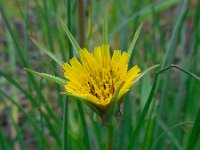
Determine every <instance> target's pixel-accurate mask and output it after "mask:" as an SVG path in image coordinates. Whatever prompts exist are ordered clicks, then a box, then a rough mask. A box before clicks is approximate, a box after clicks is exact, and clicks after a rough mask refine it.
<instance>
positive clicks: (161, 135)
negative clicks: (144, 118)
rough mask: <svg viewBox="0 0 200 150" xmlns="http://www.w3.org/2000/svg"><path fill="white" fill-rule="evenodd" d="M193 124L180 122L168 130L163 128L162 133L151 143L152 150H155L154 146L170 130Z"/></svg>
mask: <svg viewBox="0 0 200 150" xmlns="http://www.w3.org/2000/svg"><path fill="white" fill-rule="evenodd" d="M193 124H194V122H181V123H178V124H176V125H174V126H172V127H170V128H165V129H164V131H163V132H162V133H161V134H160V135H159V136H158V137H157V139H156V140H155V141H154V143H153V146H152V147H153V149H155V146H156V144H157V143H158V142H159V140H160V139H161V138H162V137H163V136H164V135H165V134H167V133H168V132H169V131H171V130H172V129H175V128H180V127H181V126H184V125H193Z"/></svg>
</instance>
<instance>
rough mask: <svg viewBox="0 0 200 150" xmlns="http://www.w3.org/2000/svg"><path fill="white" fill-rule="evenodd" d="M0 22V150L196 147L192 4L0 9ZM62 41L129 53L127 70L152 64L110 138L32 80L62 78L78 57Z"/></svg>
mask: <svg viewBox="0 0 200 150" xmlns="http://www.w3.org/2000/svg"><path fill="white" fill-rule="evenodd" d="M0 14H1V17H0V150H1V149H2V150H7V149H8V150H11V149H16V150H17V149H20V150H26V149H41V150H45V149H46V150H49V149H52V150H55V149H56V150H57V149H58V150H59V149H62V150H66V149H69V150H71V149H81V150H84V149H85V150H89V149H91V150H93V149H94V150H95V149H97V150H104V149H105V148H107V149H110V148H112V149H114V150H122V149H123V150H124V149H127V150H133V149H139V150H140V149H141V150H165V149H170V150H171V149H172V150H175V149H178V150H183V149H186V150H193V149H194V150H198V149H199V148H200V132H199V131H200V101H199V100H200V67H199V64H200V59H199V58H200V47H199V46H200V44H199V43H200V1H198V0H190V1H189V0H159V1H150V0H140V1H139V0H136V1H131V0H127V1H122V0H121V1H120V0H116V1H114V0H109V1H99V0H87V1H83V0H78V1H75V0H58V1H56V0H1V1H0ZM105 16H106V17H105ZM61 20H62V21H61ZM61 22H62V23H61ZM141 23H142V26H140V25H141ZM106 24H107V25H106ZM65 25H66V27H67V28H65ZM138 27H139V29H141V32H140V34H137V33H138V30H137V29H138ZM68 32H71V34H72V36H73V37H75V39H76V41H77V42H78V43H79V45H80V46H81V48H83V47H86V48H88V49H89V50H92V49H93V48H94V46H98V45H101V44H103V43H107V42H108V43H109V44H110V45H111V50H113V49H120V50H123V51H127V52H128V51H129V52H130V51H131V52H130V54H132V55H131V58H130V62H129V67H131V66H133V65H135V64H137V65H138V66H140V67H141V68H142V71H144V70H145V69H147V68H149V67H150V66H152V65H156V64H160V65H161V66H160V68H157V69H156V70H153V71H151V73H150V74H149V73H148V74H145V76H143V77H142V79H141V80H140V81H139V82H137V84H136V85H134V87H133V88H132V89H131V90H130V92H129V93H128V94H126V95H125V96H124V97H123V104H122V106H121V115H122V117H121V118H119V120H118V123H117V125H116V126H115V127H113V128H112V130H108V131H106V128H105V126H104V125H102V124H101V123H100V118H99V116H97V115H96V114H95V113H94V112H93V111H92V110H91V109H90V108H89V107H87V106H86V105H85V104H83V103H81V102H80V101H78V100H77V99H73V98H70V97H67V96H65V95H62V94H61V92H64V88H63V87H62V86H60V85H59V84H56V83H54V82H51V81H49V80H47V79H46V78H40V77H38V76H36V75H35V74H32V73H33V71H32V70H36V71H38V72H43V73H48V74H51V75H54V76H58V77H61V78H64V77H63V71H62V67H61V66H60V65H62V64H63V62H67V61H69V59H70V58H72V57H74V56H77V52H76V49H80V47H79V46H78V45H74V44H73V42H72V44H71V42H70V40H69V38H68V36H67V34H68V35H69V33H68ZM66 33H67V34H66ZM135 33H136V34H135ZM134 35H135V37H134ZM103 37H104V38H103ZM105 37H107V38H105ZM137 38H138V40H137V41H136V40H134V39H137ZM37 41H39V43H38V42H37ZM34 43H35V44H34ZM36 45H37V46H38V47H37V46H36ZM130 45H131V46H130ZM39 47H40V48H42V49H43V50H44V47H45V48H46V51H41V49H39ZM133 47H134V49H133ZM46 53H47V55H46ZM48 55H50V57H49V56H48ZM55 56H56V58H55ZM55 60H56V61H57V60H60V61H57V62H56V61H55ZM59 64H60V65H59ZM24 68H27V69H24ZM30 69H31V70H30ZM26 70H28V71H26ZM40 75H41V76H46V74H40ZM55 80H56V81H58V82H57V83H60V82H62V81H61V80H57V79H55ZM107 132H109V135H110V137H107V136H106V135H107V134H106V133H107ZM106 144H107V145H109V144H112V145H111V147H108V146H106Z"/></svg>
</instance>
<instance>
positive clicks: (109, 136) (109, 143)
mask: <svg viewBox="0 0 200 150" xmlns="http://www.w3.org/2000/svg"><path fill="white" fill-rule="evenodd" d="M112 149H113V127H111V126H106V150H112Z"/></svg>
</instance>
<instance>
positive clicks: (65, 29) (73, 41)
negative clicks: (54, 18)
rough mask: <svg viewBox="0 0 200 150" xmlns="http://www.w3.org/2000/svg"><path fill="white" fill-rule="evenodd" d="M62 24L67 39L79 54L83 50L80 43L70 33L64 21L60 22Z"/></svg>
mask: <svg viewBox="0 0 200 150" xmlns="http://www.w3.org/2000/svg"><path fill="white" fill-rule="evenodd" d="M60 23H61V25H62V27H63V29H64V31H65V33H66V34H67V37H68V38H69V40H70V42H71V43H72V45H73V47H74V49H75V50H76V52H77V54H78V51H79V50H81V48H80V46H79V45H78V43H77V42H76V40H75V39H74V37H73V35H72V34H71V33H70V32H69V30H68V28H67V26H66V25H65V23H64V22H63V21H62V20H60Z"/></svg>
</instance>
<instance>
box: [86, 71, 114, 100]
mask: <svg viewBox="0 0 200 150" xmlns="http://www.w3.org/2000/svg"><path fill="white" fill-rule="evenodd" d="M113 75H114V74H113V72H112V70H111V69H110V68H108V69H105V68H103V69H102V71H101V72H96V73H90V74H89V78H88V81H87V83H86V86H87V89H88V91H89V93H90V94H92V95H93V96H95V97H97V98H98V99H99V100H100V101H103V100H106V99H109V98H111V97H112V96H113V93H114V91H115V86H114V85H115V82H116V81H115V80H113Z"/></svg>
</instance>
